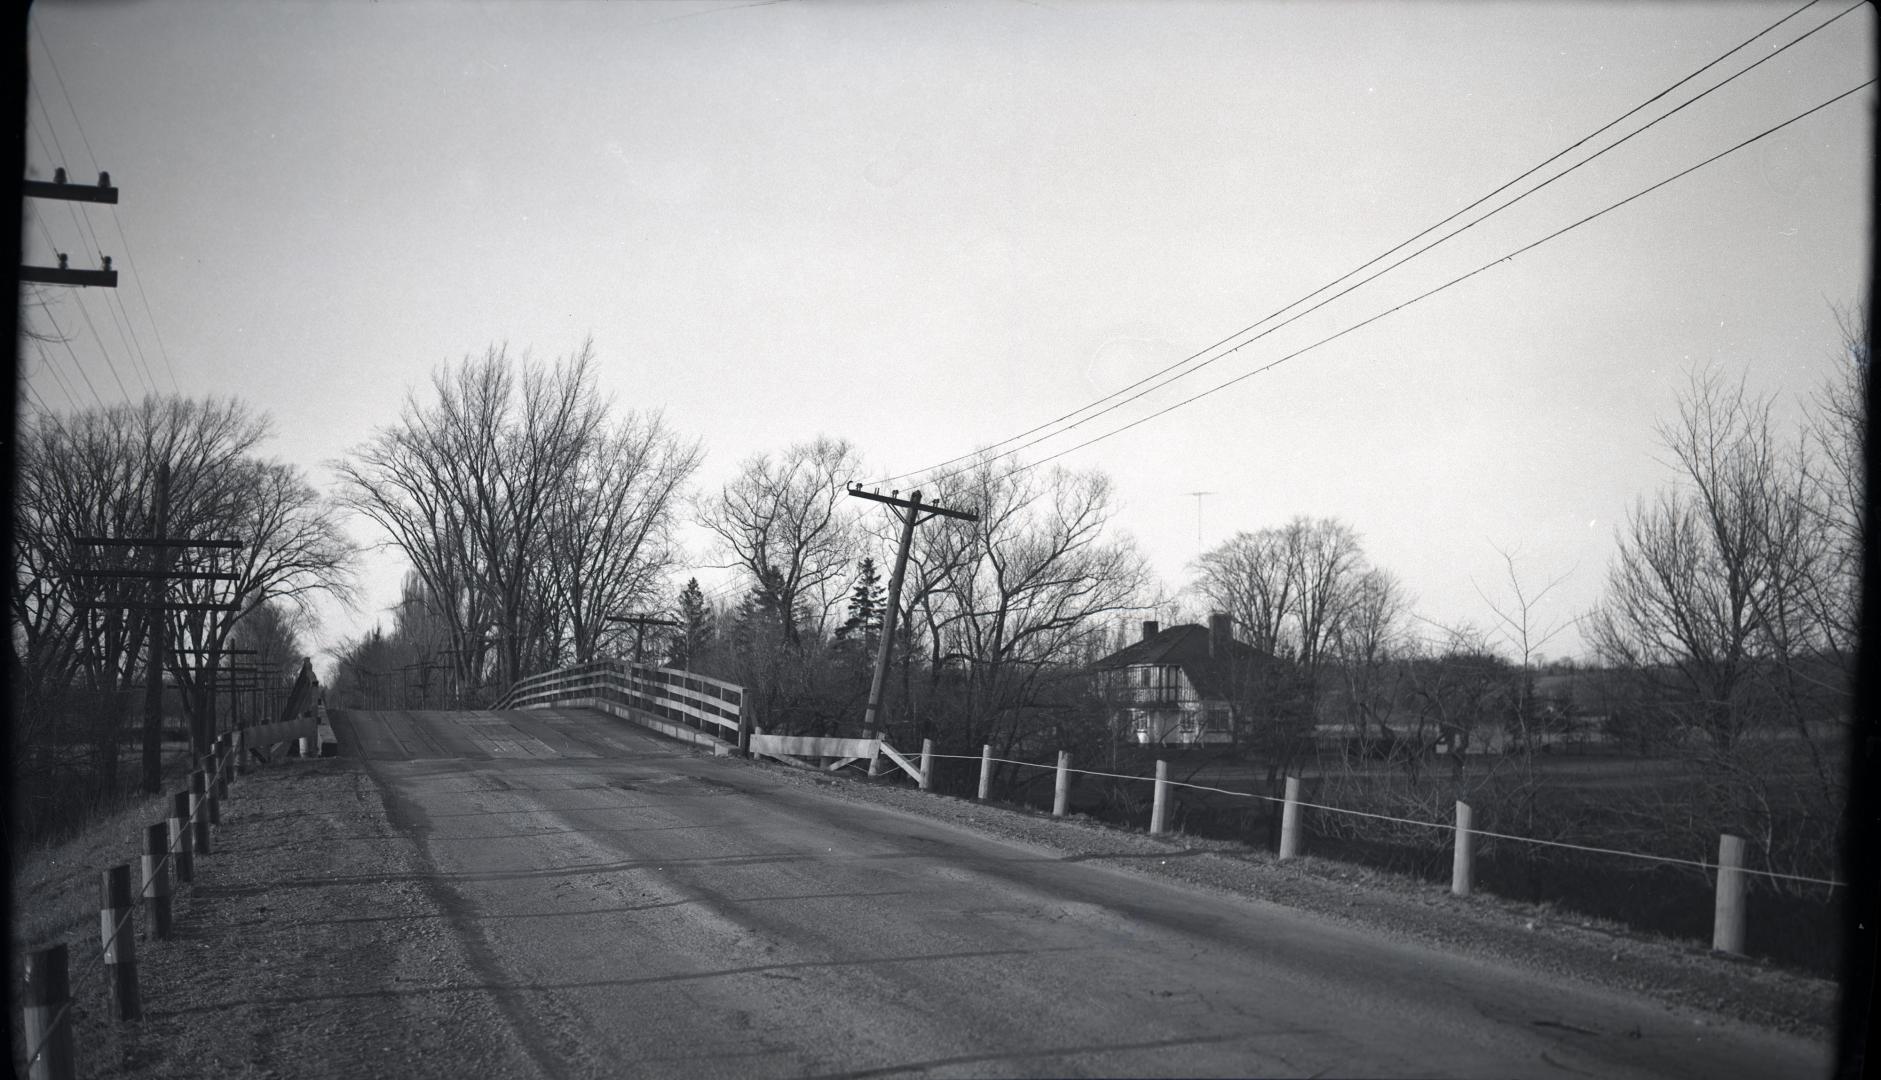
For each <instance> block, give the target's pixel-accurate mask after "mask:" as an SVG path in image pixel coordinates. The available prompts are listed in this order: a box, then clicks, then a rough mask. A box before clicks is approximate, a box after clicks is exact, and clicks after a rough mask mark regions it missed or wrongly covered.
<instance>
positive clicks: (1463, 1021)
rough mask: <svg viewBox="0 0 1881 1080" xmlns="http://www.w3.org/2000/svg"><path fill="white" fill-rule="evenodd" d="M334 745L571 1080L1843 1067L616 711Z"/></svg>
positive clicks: (353, 734)
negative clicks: (830, 787) (702, 748)
mask: <svg viewBox="0 0 1881 1080" xmlns="http://www.w3.org/2000/svg"><path fill="white" fill-rule="evenodd" d="M333 726H334V728H335V731H336V733H337V735H338V737H339V739H340V741H341V744H342V747H343V752H344V753H347V754H351V755H355V756H358V757H361V758H363V759H364V761H365V763H366V767H367V768H368V769H369V770H370V771H371V773H372V774H373V776H374V777H375V778H376V779H377V780H378V781H379V783H380V784H381V786H382V787H383V788H384V789H385V790H386V792H387V795H388V803H389V805H390V807H391V813H392V817H393V820H394V823H395V824H396V825H398V827H400V828H401V829H405V830H409V831H411V832H413V833H415V834H416V835H417V836H418V837H419V838H420V840H421V842H422V846H423V848H424V850H425V852H426V856H427V858H428V859H429V861H430V862H431V864H432V865H433V867H434V868H435V871H436V876H435V879H434V881H433V882H432V883H431V887H432V888H433V890H434V894H435V897H436V900H437V902H438V904H439V905H440V907H441V908H442V910H443V911H444V913H445V917H446V919H447V920H448V922H449V924H450V925H451V927H452V929H453V931H454V933H456V934H457V935H458V936H459V937H460V938H461V939H462V941H463V942H464V943H465V946H466V948H467V949H468V951H469V954H470V956H471V957H472V960H473V963H474V964H475V966H476V967H477V969H478V972H479V975H480V977H481V978H482V979H483V980H484V981H485V983H486V984H487V986H488V987H489V988H490V989H489V991H488V992H490V993H491V994H492V995H494V997H495V998H496V1000H497V1002H498V1004H499V1006H500V1008H501V1009H502V1012H503V1015H504V1016H505V1017H506V1018H508V1020H509V1021H510V1023H511V1024H512V1025H513V1028H514V1030H515V1033H516V1037H517V1038H518V1039H519V1040H521V1042H522V1043H523V1044H524V1045H525V1046H526V1048H527V1050H528V1052H529V1054H530V1056H531V1057H532V1058H533V1060H534V1061H535V1062H536V1063H537V1064H538V1065H539V1066H540V1067H541V1069H542V1071H543V1072H544V1074H546V1075H549V1076H568V1075H583V1074H591V1075H646V1076H689V1077H690V1076H736V1077H767V1076H798V1075H849V1076H876V1075H891V1074H900V1073H905V1074H910V1075H912V1074H917V1073H918V1074H921V1075H931V1076H984V1075H1006V1076H1070V1075H1093V1074H1097V1075H1104V1074H1108V1075H1168V1074H1175V1075H1189V1076H1201V1075H1234V1076H1311V1075H1330V1076H1446V1077H1471V1076H1482V1077H1491V1076H1494V1077H1507V1076H1538V1077H1539V1076H1548V1077H1552V1076H1599V1077H1635V1076H1666V1077H1727V1076H1745V1077H1778V1076H1782V1077H1795V1076H1813V1075H1823V1074H1824V1073H1825V1072H1826V1070H1827V1067H1828V1055H1827V1052H1826V1050H1824V1049H1821V1048H1817V1047H1813V1046H1812V1045H1810V1044H1807V1043H1805V1042H1802V1041H1800V1040H1793V1039H1788V1038H1784V1037H1779V1036H1774V1035H1769V1034H1765V1033H1759V1032H1749V1031H1738V1030H1728V1029H1719V1028H1716V1027H1697V1026H1694V1025H1693V1023H1692V1021H1691V1020H1690V1019H1687V1018H1684V1017H1681V1016H1679V1015H1678V1014H1674V1013H1671V1012H1668V1011H1667V1010H1665V1009H1664V1008H1663V1007H1660V1006H1656V1005H1653V1004H1650V1003H1646V1002H1642V1001H1636V1000H1633V999H1630V998H1626V997H1623V996H1619V995H1615V994H1610V993H1606V992H1602V991H1595V990H1590V989H1582V988H1579V987H1569V986H1563V985H1552V984H1550V983H1549V982H1547V981H1546V980H1545V979H1543V978H1541V977H1538V976H1535V975H1533V974H1529V973H1525V972H1520V971H1515V970H1511V969H1506V968H1501V967H1497V966H1493V965H1489V964H1485V963H1481V962H1476V961H1470V960H1463V959H1458V958H1456V957H1453V956H1449V955H1446V954H1443V953H1439V952H1435V951H1432V950H1429V949H1425V948H1421V947H1417V946H1408V945H1401V944H1389V943H1381V942H1379V941H1377V940H1375V939H1373V938H1370V937H1368V936H1366V935H1364V934H1362V933H1361V932H1359V931H1357V930H1354V929H1350V928H1345V927H1341V926H1336V925H1328V924H1323V923H1320V922H1318V921H1316V920H1313V919H1311V918H1309V917H1306V916H1304V915H1301V914H1299V913H1296V912H1292V911H1289V910H1287V909H1283V908H1279V907H1276V906H1272V905H1267V904H1261V903H1258V902H1254V901H1249V900H1237V899H1232V898H1225V897H1221V896H1217V895H1214V894H1206V893H1201V892H1198V891H1193V890H1189V889H1185V888H1183V887H1181V886H1179V885H1175V884H1170V883H1162V882H1156V881H1149V880H1143V879H1139V878H1137V877H1133V876H1130V875H1127V874H1122V873H1118V872H1116V871H1114V870H1109V869H1106V868H1104V867H1101V866H1097V865H1093V864H1090V863H1086V862H1077V861H1067V860H1065V859H1062V858H1054V857H1051V856H1049V855H1045V854H1041V853H1040V852H1039V851H1036V850H1033V849H1030V848H1026V847H1021V846H1017V845H1013V844H1008V843H1003V842H1000V841H996V840H993V839H989V838H987V837H984V836H981V835H980V834H977V833H973V832H969V831H965V830H963V829H960V828H957V827H954V826H951V825H948V824H945V823H942V822H936V821H930V820H927V819H924V818H920V817H916V816H911V815H907V814H903V813H898V812H894V811H890V810H885V809H878V808H875V807H868V806H858V805H856V804H854V803H850V802H846V801H843V800H840V799H835V798H830V797H828V796H825V795H823V794H822V793H820V792H819V791H817V790H816V788H815V787H813V786H806V785H801V784H796V783H789V782H786V781H784V780H782V779H780V778H778V777H775V776H773V775H770V774H769V773H768V772H767V771H766V770H764V769H760V768H754V767H751V766H749V765H746V764H744V763H741V762H737V761H734V760H731V759H714V758H710V757H705V756H701V755H700V754H698V753H697V752H695V751H694V750H692V749H691V748H687V747H682V746H680V745H678V744H675V743H672V742H669V741H666V740H663V739H660V738H658V737H656V736H653V735H650V734H646V733H643V732H641V731H639V730H638V729H635V728H633V727H631V726H629V725H626V724H623V723H622V722H620V721H618V720H615V719H612V718H609V717H606V716H603V715H601V714H598V713H591V712H585V711H579V710H571V711H566V712H558V711H541V712H526V713H525V712H505V713H467V712H464V713H445V712H430V713H404V712H399V713H389V712H378V713H366V712H354V713H346V712H335V713H334V714H333Z"/></svg>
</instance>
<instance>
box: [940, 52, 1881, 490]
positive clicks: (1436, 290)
mask: <svg viewBox="0 0 1881 1080" xmlns="http://www.w3.org/2000/svg"><path fill="white" fill-rule="evenodd" d="M1878 81H1881V80H1877V79H1869V80H1868V81H1867V82H1865V83H1862V84H1860V85H1859V86H1855V87H1851V88H1850V89H1847V90H1844V91H1842V92H1841V93H1839V94H1837V95H1835V96H1834V97H1832V98H1829V99H1828V100H1827V101H1824V102H1822V103H1821V104H1819V105H1816V106H1814V107H1812V108H1810V109H1807V110H1805V111H1803V112H1800V113H1798V114H1796V115H1795V116H1792V117H1790V118H1789V119H1788V120H1785V121H1783V122H1782V123H1780V124H1777V125H1775V126H1774V127H1770V128H1766V129H1765V130H1763V131H1760V132H1758V133H1757V134H1755V135H1752V136H1751V137H1750V138H1748V139H1745V140H1743V141H1742V142H1740V143H1738V144H1736V145H1735V146H1732V147H1730V148H1728V149H1725V150H1721V151H1719V152H1718V153H1716V154H1713V155H1711V156H1710V157H1708V158H1706V159H1704V160H1703V161H1700V162H1699V163H1698V164H1696V165H1693V166H1691V167H1690V168H1687V169H1683V170H1681V171H1679V172H1676V173H1673V174H1672V175H1671V176H1668V177H1666V178H1665V179H1664V180H1661V181H1659V182H1658V183H1656V184H1653V185H1652V186H1651V187H1647V188H1644V189H1642V190H1640V191H1636V192H1634V193H1633V194H1631V195H1628V196H1627V197H1626V198H1624V199H1621V200H1620V201H1619V202H1616V203H1613V204H1612V205H1610V206H1607V207H1605V208H1603V209H1600V210H1596V211H1594V212H1593V213H1591V214H1589V215H1587V216H1586V217H1584V218H1581V219H1580V220H1579V221H1576V222H1574V223H1573V224H1571V225H1566V226H1563V227H1562V228H1559V229H1556V230H1555V231H1554V232H1551V233H1549V234H1548V235H1546V236H1544V237H1542V238H1541V239H1539V240H1535V241H1533V242H1531V243H1528V244H1524V245H1523V246H1521V247H1519V248H1516V249H1515V250H1514V251H1511V252H1509V253H1508V254H1507V255H1503V256H1501V257H1499V258H1496V259H1491V260H1490V261H1489V262H1486V263H1484V264H1483V265H1481V266H1478V267H1477V268H1476V269H1474V270H1471V271H1469V272H1468V273H1466V274H1462V275H1460V276H1458V277H1454V278H1451V279H1450V280H1449V281H1446V282H1444V283H1443V284H1441V285H1439V286H1437V287H1436V288H1434V289H1430V290H1428V291H1426V292H1422V293H1419V294H1418V295H1416V296H1413V297H1411V298H1410V299H1409V300H1406V301H1404V302H1403V303H1401V304H1398V305H1396V306H1394V307H1390V308H1387V309H1385V310H1384V311H1381V312H1379V313H1378V314H1376V315H1373V316H1372V317H1371V318H1369V319H1366V320H1364V321H1363V322H1359V323H1354V324H1353V325H1351V326H1348V327H1346V328H1345V329H1343V330H1341V331H1339V332H1338V333H1336V334H1331V335H1329V336H1327V337H1324V338H1321V339H1320V340H1318V341H1315V342H1313V343H1312V344H1311V345H1307V346H1305V347H1304V348H1300V349H1296V350H1294V351H1293V352H1290V353H1288V354H1286V355H1285V356H1282V357H1280V358H1279V359H1277V360H1273V361H1270V362H1268V363H1266V364H1263V365H1261V366H1260V367H1257V368H1254V369H1253V370H1251V371H1246V372H1243V373H1241V374H1240V375H1237V376H1235V377H1234V378H1232V379H1229V380H1228V381H1227V382H1224V383H1221V384H1219V385H1217V386H1213V387H1210V388H1209V389H1207V390H1204V391H1202V392H1201V393H1199V394H1195V395H1192V396H1190V397H1187V398H1184V399H1182V400H1181V401H1178V402H1176V403H1174V404H1173V405H1168V406H1165V407H1164V408H1161V409H1158V410H1157V411H1155V412H1153V413H1150V414H1149V415H1148V416H1143V417H1139V418H1138V419H1136V420H1132V421H1130V422H1129V423H1127V424H1124V425H1123V426H1122V427H1118V428H1114V429H1112V430H1110V431H1107V432H1104V433H1103V434H1102V435H1098V436H1095V437H1093V438H1090V439H1086V440H1085V441H1083V442H1081V443H1078V444H1077V445H1076V446H1072V447H1069V448H1067V449H1064V450H1060V451H1058V452H1057V453H1055V454H1051V455H1049V456H1047V457H1043V458H1040V459H1039V460H1037V461H1034V462H1031V463H1029V464H1025V465H1020V466H1018V467H1016V468H1013V469H1011V470H1009V471H1008V472H1007V473H1006V475H1008V476H1017V475H1018V474H1020V473H1023V472H1027V471H1029V470H1031V469H1035V468H1037V467H1038V466H1040V465H1043V464H1045V463H1046V462H1049V461H1055V460H1057V459H1058V458H1061V457H1064V456H1065V455H1066V454H1069V453H1072V452H1073V451H1076V450H1082V449H1083V448H1085V447H1087V446H1090V445H1091V444H1092V443H1096V442H1101V441H1102V440H1104V439H1108V438H1110V437H1111V436H1112V435H1119V434H1122V433H1123V432H1125V431H1128V430H1130V429H1131V428H1133V427H1136V426H1137V425H1138V424H1142V423H1146V422H1148V421H1150V420H1154V419H1156V418H1157V417H1159V416H1162V415H1164V414H1165V413H1170V412H1174V411H1175V410H1177V409H1179V408H1181V407H1183V406H1184V405H1188V404H1190V403H1192V402H1195V401H1200V400H1201V399H1202V398H1205V397H1208V396H1209V395H1210V394H1214V393H1218V392H1219V391H1222V390H1226V389H1227V388H1228V387H1230V386H1233V385H1234V384H1236V383H1238V382H1241V381H1242V380H1243V379H1247V378H1249V377H1251V376H1254V375H1258V374H1260V373H1261V372H1263V371H1268V370H1271V369H1273V368H1275V367H1278V366H1280V365H1281V364H1284V363H1286V362H1287V361H1288V360H1291V359H1293V358H1294V357H1296V356H1299V355H1300V354H1302V353H1306V352H1310V351H1311V350H1313V349H1317V348H1319V347H1320V346H1321V345H1324V344H1327V343H1328V342H1331V341H1335V340H1337V339H1339V338H1342V337H1344V336H1345V335H1347V334H1349V333H1351V332H1352V331H1354V330H1357V329H1360V328H1361V327H1365V326H1369V325H1371V324H1372V323H1375V322H1377V321H1378V320H1379V319H1382V318H1384V317H1385V316H1387V315H1391V314H1394V313H1396V312H1399V311H1402V310H1404V309H1405V308H1407V307H1410V306H1411V305H1412V304H1415V303H1417V302H1418V301H1420V300H1425V299H1428V298H1429V297H1432V296H1435V295H1437V294H1438V293H1440V292H1443V291H1444V290H1445V289H1448V288H1450V287H1451V286H1453V285H1459V284H1461V283H1463V282H1465V281H1468V280H1469V279H1470V278H1473V277H1475V276H1476V275H1477V274H1480V273H1482V272H1483V271H1485V270H1487V269H1489V268H1490V267H1492V266H1496V265H1498V264H1500V263H1505V262H1508V261H1509V260H1510V259H1513V258H1515V257H1516V256H1518V255H1522V254H1525V253H1527V252H1529V251H1532V250H1534V249H1535V248H1537V247H1540V246H1541V245H1542V244H1545V243H1547V242H1548V241H1550V240H1553V239H1555V238H1556V237H1559V236H1561V235H1563V234H1565V233H1568V232H1571V231H1573V230H1575V229H1578V228H1580V227H1581V226H1582V225H1585V224H1587V223H1588V222H1590V221H1593V220H1594V219H1595V218H1598V217H1602V216H1604V215H1606V214H1608V213H1610V212H1612V211H1614V210H1618V209H1619V208H1620V207H1622V206H1625V205H1626V204H1627V203H1630V202H1632V201H1633V200H1635V199H1638V198H1641V197H1642V196H1645V195H1648V194H1651V193H1652V192H1654V191H1657V190H1658V189H1660V188H1662V187H1664V186H1666V185H1667V184H1670V183H1672V182H1673V181H1674V180H1678V179H1680V178H1682V177H1685V176H1688V175H1690V174H1691V173H1694V172H1697V171H1698V170H1699V169H1702V168H1704V167H1705V166H1707V165H1709V164H1711V163H1712V162H1714V161H1717V160H1718V159H1720V158H1722V157H1725V156H1727V155H1729V154H1734V153H1736V152H1737V151H1739V150H1742V149H1743V148H1744V147H1746V146H1749V145H1750V144H1752V143H1754V142H1757V141H1758V140H1760V139H1764V138H1767V137H1769V136H1770V135H1773V134H1775V133H1776V132H1778V131H1781V130H1783V129H1784V128H1786V127H1789V126H1790V125H1791V124H1794V123H1796V122H1797V121H1799V120H1802V119H1804V118H1805V117H1808V116H1810V115H1812V114H1814V113H1817V112H1820V111H1821V110H1823V109H1826V108H1828V107H1829V106H1831V105H1833V104H1835V103H1836V102H1838V101H1841V100H1842V99H1843V98H1846V97H1849V96H1850V95H1853V94H1856V93H1859V92H1861V91H1862V90H1865V89H1867V88H1868V87H1870V86H1873V85H1875V83H1876V82H1878ZM948 475H950V476H951V475H954V474H952V473H950V474H948ZM943 479H944V477H943Z"/></svg>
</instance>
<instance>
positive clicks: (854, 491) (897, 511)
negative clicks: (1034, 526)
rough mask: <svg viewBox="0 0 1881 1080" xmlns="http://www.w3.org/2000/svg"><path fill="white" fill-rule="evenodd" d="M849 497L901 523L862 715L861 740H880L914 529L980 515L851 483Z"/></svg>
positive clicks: (872, 764) (872, 772) (873, 765)
mask: <svg viewBox="0 0 1881 1080" xmlns="http://www.w3.org/2000/svg"><path fill="white" fill-rule="evenodd" d="M849 494H851V495H853V496H855V497H856V498H858V499H873V500H875V501H876V502H879V503H887V504H888V507H889V510H890V511H891V512H892V513H893V514H894V515H895V516H896V517H897V518H899V519H900V520H901V545H900V546H899V547H898V548H896V549H895V571H894V573H892V574H890V575H889V577H888V610H886V611H884V612H882V641H881V644H880V645H878V646H877V647H876V650H875V676H874V678H872V679H870V680H869V707H868V711H867V712H865V713H864V714H863V716H862V730H863V732H864V733H865V734H864V737H865V738H870V739H879V738H881V735H882V732H881V715H882V689H883V687H884V686H885V685H887V682H888V657H889V654H890V652H891V651H892V650H893V648H894V643H895V621H896V618H897V617H898V616H899V615H900V613H901V582H902V579H903V578H905V577H907V576H908V549H909V548H911V547H913V546H914V527H915V526H916V525H919V524H921V523H922V522H923V521H928V520H930V519H932V518H936V517H950V518H957V519H959V520H961V521H978V520H980V516H979V515H978V514H970V513H968V512H967V511H965V510H949V509H948V508H947V507H944V506H923V505H922V503H921V493H920V492H918V491H917V492H914V493H913V494H911V495H910V496H908V498H906V499H901V498H897V497H896V496H898V495H900V494H901V492H899V491H891V492H889V493H888V494H887V495H883V494H882V493H881V492H880V491H864V490H862V486H861V485H860V484H851V485H849ZM923 511H925V513H923ZM879 761H880V758H877V759H876V760H874V761H871V762H869V774H870V775H871V776H873V775H875V772H876V767H877V762H879Z"/></svg>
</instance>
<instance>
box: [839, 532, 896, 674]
mask: <svg viewBox="0 0 1881 1080" xmlns="http://www.w3.org/2000/svg"><path fill="white" fill-rule="evenodd" d="M881 582H882V576H881V574H880V572H878V571H877V570H876V569H875V560H874V559H873V558H869V557H866V556H865V557H864V558H863V559H862V560H861V561H860V562H858V563H857V564H856V585H855V588H854V589H851V590H850V592H849V618H848V620H847V621H845V622H844V623H843V624H842V625H841V626H839V627H837V628H836V641H837V643H838V644H839V645H841V646H844V647H846V648H860V649H861V650H862V652H863V654H864V655H865V656H866V655H873V654H874V652H875V650H876V649H877V648H878V647H879V646H880V644H881V640H882V607H883V604H884V602H885V599H884V594H883V590H882V584H881Z"/></svg>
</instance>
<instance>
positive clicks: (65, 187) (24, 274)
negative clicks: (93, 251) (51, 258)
mask: <svg viewBox="0 0 1881 1080" xmlns="http://www.w3.org/2000/svg"><path fill="white" fill-rule="evenodd" d="M20 194H22V195H24V196H26V197H27V198H29V199H64V200H65V201H67V202H95V203H111V204H114V205H115V204H116V203H117V201H118V189H117V188H114V187H112V186H111V174H110V173H103V172H101V173H99V174H98V185H97V186H96V187H93V186H91V185H89V184H68V183H66V182H65V169H64V168H59V169H55V170H54V171H53V174H52V182H51V183H50V184H48V183H47V182H45V181H44V180H22V181H20ZM53 254H55V255H57V256H58V257H59V265H58V266H56V267H53V266H22V267H20V280H21V281H32V282H37V283H38V284H41V285H93V286H99V287H102V288H106V289H115V288H117V287H118V272H117V271H116V270H113V269H111V256H109V255H105V254H102V253H100V254H99V256H98V259H99V261H100V262H101V263H103V267H104V268H103V269H101V270H74V269H72V268H71V267H69V266H67V265H66V259H67V256H66V254H65V253H64V252H63V251H58V252H54V253H53Z"/></svg>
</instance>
